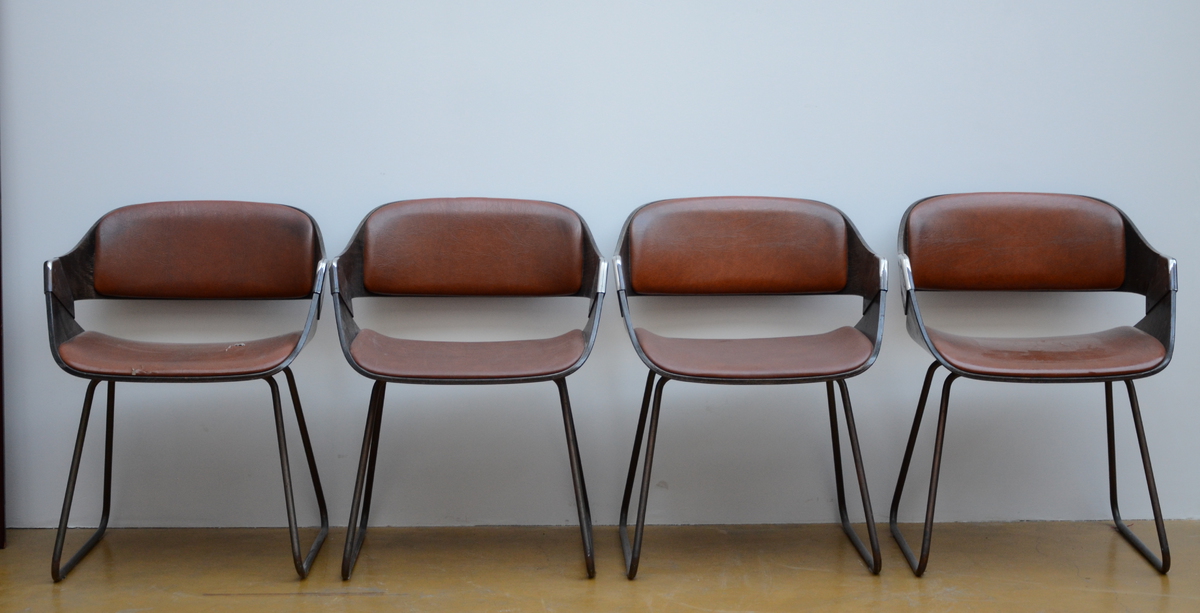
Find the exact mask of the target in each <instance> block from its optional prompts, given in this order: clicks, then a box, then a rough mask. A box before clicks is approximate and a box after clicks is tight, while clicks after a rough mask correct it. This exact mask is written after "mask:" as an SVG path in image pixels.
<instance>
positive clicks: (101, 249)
mask: <svg viewBox="0 0 1200 613" xmlns="http://www.w3.org/2000/svg"><path fill="white" fill-rule="evenodd" d="M95 240H96V258H95V276H94V285H95V288H96V292H97V293H99V294H101V295H104V296H113V297H125V298H224V299H230V298H303V297H306V296H309V295H311V293H312V289H313V287H312V286H313V273H314V271H315V270H316V267H317V261H318V259H319V255H318V254H319V249H318V248H317V233H316V230H315V228H314V227H313V224H312V221H311V220H310V219H309V217H308V216H307V215H305V214H304V213H302V212H301V211H299V210H296V209H294V208H291V207H287V206H283V205H279V204H264V203H258V202H151V203H148V204H136V205H132V206H126V207H121V208H119V209H116V210H115V211H112V212H111V213H109V214H107V215H105V216H104V217H103V218H102V219H101V220H100V223H99V224H97V227H96V235H95Z"/></svg>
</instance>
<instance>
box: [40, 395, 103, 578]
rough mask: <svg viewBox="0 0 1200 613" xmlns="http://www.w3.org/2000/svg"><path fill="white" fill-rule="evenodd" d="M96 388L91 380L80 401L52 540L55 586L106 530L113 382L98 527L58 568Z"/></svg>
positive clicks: (97, 541)
mask: <svg viewBox="0 0 1200 613" xmlns="http://www.w3.org/2000/svg"><path fill="white" fill-rule="evenodd" d="M99 384H100V380H99V379H93V380H92V381H91V382H90V383H88V387H87V392H86V393H85V394H84V397H83V414H82V415H81V416H80V418H79V433H78V434H77V435H76V436H75V454H74V456H72V458H71V472H70V473H69V474H68V475H67V493H66V496H65V497H64V498H63V507H62V515H61V516H59V520H58V535H57V536H56V537H55V539H54V555H53V556H52V557H51V559H50V576H51V577H52V578H53V579H54V582H55V583H58V582H59V581H62V580H63V579H64V578H66V576H67V573H70V572H71V569H73V568H75V565H76V564H78V563H79V561H80V560H82V559H83V557H84V556H86V555H87V554H88V552H90V551H91V550H92V548H93V547H95V546H96V543H99V542H100V539H101V538H104V531H105V530H107V529H108V512H109V509H110V508H111V507H112V449H113V405H114V403H115V400H116V389H115V386H116V382H114V381H109V382H108V410H107V414H106V420H107V422H106V424H105V427H104V503H103V506H102V507H101V511H100V526H99V527H98V528H96V532H95V533H93V534H92V537H91V538H89V539H88V540H87V542H86V543H84V544H83V547H80V548H79V551H78V552H76V553H75V555H73V556H71V559H70V560H67V563H66V564H60V561H61V560H62V550H63V545H64V544H65V543H66V540H67V520H68V519H69V518H70V516H71V502H72V500H73V499H74V498H75V480H76V478H77V477H78V476H79V460H80V457H81V456H82V455H83V440H84V438H86V437H87V426H88V418H89V417H90V416H91V414H92V397H93V396H94V395H95V393H96V386H97V385H99Z"/></svg>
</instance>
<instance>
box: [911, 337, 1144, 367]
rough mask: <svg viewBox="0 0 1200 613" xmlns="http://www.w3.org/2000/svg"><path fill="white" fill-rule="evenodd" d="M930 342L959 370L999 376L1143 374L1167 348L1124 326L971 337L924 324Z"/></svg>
mask: <svg viewBox="0 0 1200 613" xmlns="http://www.w3.org/2000/svg"><path fill="white" fill-rule="evenodd" d="M925 330H926V332H927V333H928V334H929V339H930V340H931V341H933V346H934V347H935V348H936V349H937V350H938V353H940V354H942V357H944V358H945V359H946V361H947V362H949V363H950V364H951V365H953V366H954V367H955V368H958V369H960V370H963V371H966V372H969V373H974V374H980V375H993V376H1004V377H1048V378H1055V377H1094V376H1112V375H1131V374H1136V373H1142V372H1146V371H1148V370H1151V369H1153V368H1154V367H1156V366H1158V365H1159V364H1161V363H1162V361H1163V359H1164V358H1166V355H1167V351H1166V349H1165V348H1164V347H1163V346H1162V343H1160V342H1158V340H1157V339H1155V338H1154V337H1153V336H1150V335H1149V334H1146V333H1145V332H1142V331H1141V330H1138V329H1136V328H1131V327H1128V326H1125V327H1121V328H1113V329H1111V330H1105V331H1103V332H1097V333H1094V334H1080V335H1077V336H1055V337H1044V338H975V337H966V336H959V335H956V334H949V333H947V332H941V331H939V330H935V329H933V328H930V327H928V326H927V327H926V328H925Z"/></svg>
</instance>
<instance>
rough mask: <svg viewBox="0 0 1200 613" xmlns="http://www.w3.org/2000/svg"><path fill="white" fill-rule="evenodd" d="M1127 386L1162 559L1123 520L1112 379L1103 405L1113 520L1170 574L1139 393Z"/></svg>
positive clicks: (1149, 558) (1152, 562)
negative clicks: (1139, 404) (1118, 492)
mask: <svg viewBox="0 0 1200 613" xmlns="http://www.w3.org/2000/svg"><path fill="white" fill-rule="evenodd" d="M1125 387H1126V388H1127V389H1128V391H1129V406H1130V408H1131V409H1132V411H1133V426H1134V429H1135V430H1136V431H1137V438H1138V447H1139V448H1140V449H1141V452H1142V468H1144V469H1145V471H1146V486H1147V488H1148V489H1149V491H1150V508H1151V509H1152V510H1153V511H1154V527H1155V528H1156V529H1157V530H1158V545H1159V547H1160V548H1161V549H1162V560H1159V559H1158V557H1157V556H1155V555H1154V553H1152V552H1151V551H1150V548H1149V547H1146V544H1145V543H1143V542H1142V541H1141V539H1139V538H1138V537H1137V536H1136V535H1135V534H1134V533H1133V532H1131V531H1130V530H1129V526H1126V525H1125V522H1124V521H1122V519H1121V511H1120V509H1118V508H1117V446H1116V436H1115V432H1114V431H1115V428H1114V427H1113V390H1112V382H1111V381H1105V382H1104V405H1105V409H1106V414H1107V415H1106V416H1107V418H1108V497H1109V502H1110V503H1111V505H1112V515H1113V523H1114V524H1115V525H1116V528H1117V531H1118V532H1120V533H1121V536H1123V537H1125V540H1126V541H1129V544H1130V545H1133V547H1134V549H1137V550H1138V553H1140V554H1142V557H1144V558H1146V561H1147V562H1149V563H1150V565H1151V566H1153V567H1154V568H1155V570H1157V571H1158V572H1160V573H1162V574H1164V575H1165V574H1167V571H1169V570H1171V550H1170V548H1169V547H1168V546H1167V529H1166V526H1164V525H1163V517H1162V509H1161V508H1160V507H1159V505H1158V488H1157V487H1156V486H1155V485H1154V471H1153V469H1151V467H1150V450H1149V449H1148V448H1147V447H1146V431H1145V429H1144V428H1143V427H1142V411H1141V408H1140V407H1139V406H1138V400H1137V392H1136V391H1135V390H1134V388H1133V381H1132V380H1126V381H1125Z"/></svg>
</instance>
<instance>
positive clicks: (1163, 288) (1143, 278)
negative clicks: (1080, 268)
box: [1118, 213, 1179, 361]
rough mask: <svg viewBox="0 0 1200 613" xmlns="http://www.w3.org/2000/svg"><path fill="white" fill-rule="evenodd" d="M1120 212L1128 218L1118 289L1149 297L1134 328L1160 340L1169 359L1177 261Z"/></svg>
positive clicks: (1173, 333)
mask: <svg viewBox="0 0 1200 613" xmlns="http://www.w3.org/2000/svg"><path fill="white" fill-rule="evenodd" d="M1121 215H1122V217H1124V218H1125V282H1124V283H1122V284H1121V287H1119V288H1118V291H1125V292H1133V293H1136V294H1141V295H1143V296H1145V297H1146V315H1145V316H1144V317H1143V318H1142V319H1141V321H1139V322H1138V323H1136V324H1134V327H1135V328H1137V329H1139V330H1141V331H1143V332H1145V333H1147V334H1149V335H1151V336H1153V337H1154V338H1156V339H1158V341H1159V342H1160V343H1162V345H1163V347H1165V348H1166V351H1167V360H1168V361H1169V360H1170V359H1171V354H1172V353H1173V350H1174V348H1175V295H1176V293H1177V292H1178V290H1179V275H1178V271H1177V270H1176V261H1175V259H1174V258H1169V257H1166V256H1164V255H1163V254H1161V253H1159V252H1158V251H1155V250H1154V248H1153V247H1151V246H1150V244H1149V243H1148V242H1146V239H1145V238H1144V237H1142V234H1141V233H1140V232H1138V230H1137V228H1136V227H1135V226H1134V225H1133V222H1131V221H1129V218H1128V217H1125V215H1124V213H1122V214H1121Z"/></svg>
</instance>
